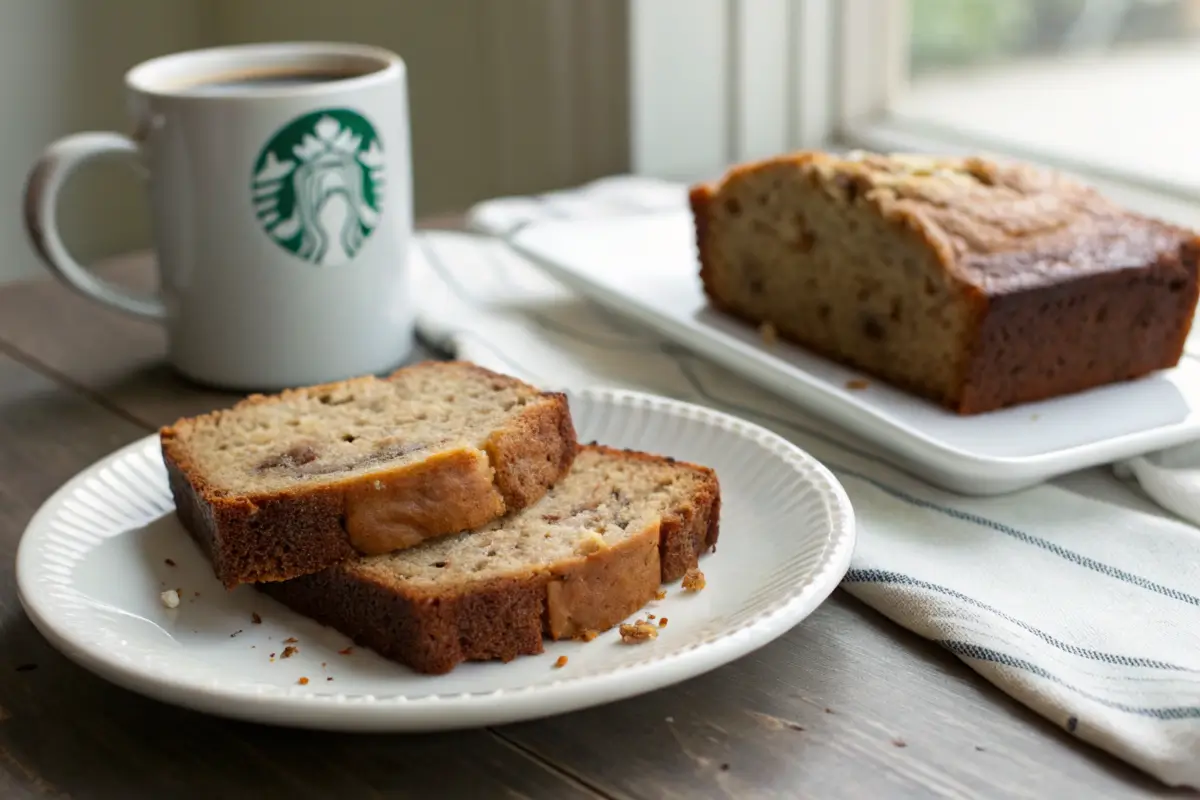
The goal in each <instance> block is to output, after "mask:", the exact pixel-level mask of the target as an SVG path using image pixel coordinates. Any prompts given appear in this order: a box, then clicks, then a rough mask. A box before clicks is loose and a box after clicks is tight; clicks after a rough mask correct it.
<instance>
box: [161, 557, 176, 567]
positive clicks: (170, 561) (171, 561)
mask: <svg viewBox="0 0 1200 800" xmlns="http://www.w3.org/2000/svg"><path fill="white" fill-rule="evenodd" d="M163 563H164V564H166V565H167V566H168V567H173V566H175V559H173V558H164V559H163Z"/></svg>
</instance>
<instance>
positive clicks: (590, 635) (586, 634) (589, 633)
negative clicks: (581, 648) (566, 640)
mask: <svg viewBox="0 0 1200 800" xmlns="http://www.w3.org/2000/svg"><path fill="white" fill-rule="evenodd" d="M599 635H600V634H599V633H597V632H596V631H593V630H585V631H583V632H582V633H580V634H579V638H580V639H583V640H584V641H585V642H590V641H591V640H592V639H595V638H596V637H597V636H599Z"/></svg>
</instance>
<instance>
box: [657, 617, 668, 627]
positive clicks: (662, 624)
mask: <svg viewBox="0 0 1200 800" xmlns="http://www.w3.org/2000/svg"><path fill="white" fill-rule="evenodd" d="M658 627H660V628H665V627H667V618H666V617H663V618H662V619H660V620H659V621H658Z"/></svg>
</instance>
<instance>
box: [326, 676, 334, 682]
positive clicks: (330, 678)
mask: <svg viewBox="0 0 1200 800" xmlns="http://www.w3.org/2000/svg"><path fill="white" fill-rule="evenodd" d="M325 680H327V681H331V680H333V676H332V675H331V676H329V677H328V678H326V679H325Z"/></svg>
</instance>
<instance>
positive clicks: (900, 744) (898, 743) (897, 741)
mask: <svg viewBox="0 0 1200 800" xmlns="http://www.w3.org/2000/svg"><path fill="white" fill-rule="evenodd" d="M892 744H894V745H895V746H896V747H908V745H907V744H906V743H905V741H904V740H903V739H892Z"/></svg>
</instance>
